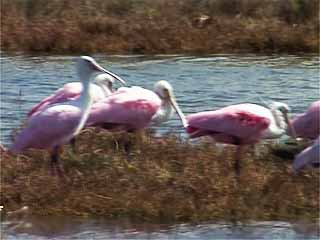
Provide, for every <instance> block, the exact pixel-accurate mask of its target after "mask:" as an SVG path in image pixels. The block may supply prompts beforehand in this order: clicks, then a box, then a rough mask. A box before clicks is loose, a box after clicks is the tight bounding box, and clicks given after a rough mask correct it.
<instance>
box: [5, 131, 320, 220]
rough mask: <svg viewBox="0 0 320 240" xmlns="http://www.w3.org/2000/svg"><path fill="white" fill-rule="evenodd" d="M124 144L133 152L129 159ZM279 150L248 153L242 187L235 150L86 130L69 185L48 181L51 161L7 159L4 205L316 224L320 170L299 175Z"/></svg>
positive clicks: (69, 165) (69, 157)
mask: <svg viewBox="0 0 320 240" xmlns="http://www.w3.org/2000/svg"><path fill="white" fill-rule="evenodd" d="M124 145H127V146H130V149H131V151H130V154H128V153H126V151H125V149H124ZM275 148H277V146H276V145H274V144H259V145H258V146H256V149H248V151H247V153H246V155H245V157H244V159H243V168H242V172H241V177H240V182H237V179H236V178H235V173H234V171H233V153H234V150H235V149H234V147H232V146H226V147H224V148H221V146H218V145H214V144H213V143H212V142H211V141H208V140H202V141H200V142H199V143H197V144H194V143H190V142H189V141H188V140H185V139H180V138H178V137H176V136H168V137H166V138H155V137H153V135H152V134H150V133H148V134H145V133H144V134H142V133H139V134H132V133H127V134H120V133H108V132H105V131H102V130H101V131H100V130H96V129H87V130H85V131H84V132H83V133H82V134H81V135H80V136H79V137H78V139H77V149H78V150H77V151H78V152H77V153H73V152H72V150H71V148H70V147H69V146H66V147H65V149H64V151H63V153H62V156H61V157H62V162H63V165H64V168H65V171H66V173H67V177H68V179H67V180H66V181H65V182H63V181H61V180H60V179H58V178H57V177H53V176H50V174H49V168H48V157H49V156H48V154H47V153H46V152H44V151H36V150H32V151H29V152H27V153H26V154H24V155H17V156H13V155H10V154H8V153H5V152H3V153H2V157H1V168H2V170H1V171H2V175H1V178H2V179H1V180H2V184H1V196H2V198H1V205H4V206H5V207H6V208H7V209H8V210H13V209H18V208H20V207H21V206H28V207H29V208H30V211H31V213H33V214H38V215H69V214H71V215H80V216H89V215H91V216H94V215H100V216H106V217H123V216H125V217H131V218H138V219H140V220H148V221H150V220H172V221H206V220H226V221H246V220H297V219H299V220H301V219H307V220H315V219H317V217H318V213H319V201H318V200H319V171H309V172H305V173H301V174H299V175H295V174H293V172H292V169H291V164H292V159H282V158H280V157H278V156H277V155H275V154H274V149H275Z"/></svg>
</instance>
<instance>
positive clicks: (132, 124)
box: [86, 80, 184, 131]
mask: <svg viewBox="0 0 320 240" xmlns="http://www.w3.org/2000/svg"><path fill="white" fill-rule="evenodd" d="M173 109H174V110H175V111H176V112H177V113H178V115H179V117H180V118H181V120H182V121H184V119H183V114H182V112H181V110H180V108H179V106H178V104H177V102H176V100H175V96H174V93H173V89H172V86H171V85H170V83H169V82H167V81H164V80H162V81H159V82H157V83H156V84H155V86H154V91H150V90H147V89H144V88H141V87H136V86H133V87H130V88H127V87H122V88H119V89H118V91H116V92H115V93H113V94H112V95H111V96H109V97H107V98H104V99H103V100H101V101H99V102H97V103H95V104H93V105H92V108H91V111H90V115H89V118H88V120H87V124H86V125H87V126H100V127H103V128H105V129H109V130H123V131H135V130H140V129H143V128H146V127H147V126H149V125H150V124H160V123H162V122H165V121H167V120H168V119H169V118H170V117H171V115H172V112H173Z"/></svg>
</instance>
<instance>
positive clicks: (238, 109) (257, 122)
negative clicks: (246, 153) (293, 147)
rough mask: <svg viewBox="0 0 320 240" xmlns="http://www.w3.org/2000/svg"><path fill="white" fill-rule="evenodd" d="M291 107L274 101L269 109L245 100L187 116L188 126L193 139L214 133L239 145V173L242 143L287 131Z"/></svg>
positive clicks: (226, 140)
mask: <svg viewBox="0 0 320 240" xmlns="http://www.w3.org/2000/svg"><path fill="white" fill-rule="evenodd" d="M288 110H289V108H288V106H287V105H286V104H284V103H279V102H274V103H272V105H271V106H270V109H268V108H266V107H263V106H260V105H257V104H251V103H242V104H236V105H231V106H227V107H224V108H221V109H218V110H215V111H205V112H200V113H195V114H191V115H189V116H187V117H186V124H185V126H186V131H187V132H188V134H189V136H190V137H191V138H196V137H201V136H211V137H213V138H214V139H215V140H216V141H217V142H221V143H226V144H233V145H237V151H236V153H235V171H236V174H237V176H239V175H240V160H241V155H242V151H243V146H244V145H247V144H254V143H257V142H259V141H260V140H261V139H266V138H277V137H280V136H281V135H282V134H284V133H285V132H286V127H287V124H288V125H290V124H289V119H288V116H287V112H288ZM289 127H290V126H289ZM290 129H291V127H290Z"/></svg>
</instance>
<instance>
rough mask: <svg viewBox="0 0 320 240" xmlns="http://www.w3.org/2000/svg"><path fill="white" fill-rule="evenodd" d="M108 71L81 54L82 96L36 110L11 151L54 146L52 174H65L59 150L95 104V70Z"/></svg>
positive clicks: (52, 148) (81, 126) (51, 147)
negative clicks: (92, 89)
mask: <svg viewBox="0 0 320 240" xmlns="http://www.w3.org/2000/svg"><path fill="white" fill-rule="evenodd" d="M97 72H105V73H109V72H108V71H107V70H105V69H104V68H102V67H101V66H100V65H98V63H96V61H95V60H94V59H93V58H91V57H88V56H82V57H80V58H79V59H78V62H77V73H78V75H79V78H80V80H81V82H82V85H83V91H82V92H81V94H80V97H79V98H77V99H75V100H71V101H68V102H63V103H57V104H53V105H50V106H48V107H47V108H45V109H44V110H42V111H38V112H36V113H35V114H33V115H32V116H31V117H30V118H29V119H28V122H27V126H26V128H24V129H23V130H22V131H21V132H20V133H19V134H18V136H17V137H16V139H15V141H14V143H13V144H12V146H11V148H10V151H11V152H13V153H21V152H23V151H25V150H26V149H29V148H35V149H50V150H51V170H52V173H53V174H56V173H58V174H59V175H60V176H63V169H62V167H61V164H60V162H59V151H60V148H61V146H62V145H63V144H65V143H67V142H69V141H70V140H71V139H72V138H73V137H74V136H76V135H77V134H78V133H79V132H80V130H81V129H82V128H83V126H84V124H85V122H86V120H87V118H88V115H89V112H90V107H91V104H92V96H91V91H90V88H91V84H90V81H91V77H92V75H93V74H94V73H97Z"/></svg>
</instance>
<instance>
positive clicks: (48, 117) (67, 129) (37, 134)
mask: <svg viewBox="0 0 320 240" xmlns="http://www.w3.org/2000/svg"><path fill="white" fill-rule="evenodd" d="M82 115H83V110H81V108H80V106H77V105H76V104H73V103H72V102H71V103H63V104H56V105H53V106H49V107H48V108H47V109H45V110H43V111H40V112H37V113H36V114H34V115H32V116H31V117H30V119H29V120H28V122H27V125H28V127H27V128H25V129H24V130H22V132H21V133H20V134H19V136H18V138H17V140H16V141H15V143H14V145H13V146H12V148H11V151H12V152H15V153H20V152H23V151H24V150H26V149H28V148H36V149H48V148H53V147H55V146H58V145H62V144H65V143H67V142H69V141H70V140H71V139H72V138H73V137H74V136H75V135H77V134H78V132H79V130H78V129H81V128H82V127H83V123H82V124H80V123H81V116H82Z"/></svg>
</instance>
